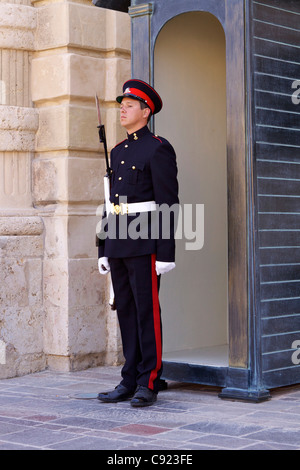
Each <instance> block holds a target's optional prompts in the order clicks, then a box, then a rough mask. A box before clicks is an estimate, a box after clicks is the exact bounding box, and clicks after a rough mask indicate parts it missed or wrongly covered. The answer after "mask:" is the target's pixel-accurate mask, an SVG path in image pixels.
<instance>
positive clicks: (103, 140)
mask: <svg viewBox="0 0 300 470" xmlns="http://www.w3.org/2000/svg"><path fill="white" fill-rule="evenodd" d="M95 100H96V108H97V114H98V126H97V128H98V132H99V140H100V143H102V144H103V146H104V154H105V162H106V176H108V178H110V176H111V168H110V166H109V161H108V152H107V142H106V134H105V126H104V124H102V122H101V112H100V104H99V98H98V96H97V95H95Z"/></svg>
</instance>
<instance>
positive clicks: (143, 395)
mask: <svg viewBox="0 0 300 470" xmlns="http://www.w3.org/2000/svg"><path fill="white" fill-rule="evenodd" d="M156 400H157V393H156V392H153V390H150V388H147V387H143V386H142V385H138V387H137V389H136V392H135V394H134V397H133V398H132V400H131V402H130V404H131V406H133V407H136V408H139V407H140V408H141V407H144V406H151V405H153V403H155V402H156Z"/></svg>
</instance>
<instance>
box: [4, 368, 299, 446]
mask: <svg viewBox="0 0 300 470" xmlns="http://www.w3.org/2000/svg"><path fill="white" fill-rule="evenodd" d="M119 381H120V368H119V367H103V368H100V367H99V368H94V369H89V370H86V371H82V372H70V373H56V372H50V371H45V372H41V373H36V374H31V375H27V376H24V377H18V378H13V379H5V380H0V450H25V449H29V450H42V449H47V450H51V449H53V450H115V451H117V450H158V451H159V450H161V451H166V450H217V449H219V450H220V449H223V450H275V449H279V450H299V449H300V385H297V386H294V387H286V388H282V389H276V390H273V391H272V399H271V400H269V401H267V402H263V403H260V404H254V403H245V402H239V401H228V400H226V401H223V400H221V399H220V398H218V393H219V391H220V390H219V389H218V388H214V387H204V386H200V385H192V384H182V383H177V382H176V383H175V382H169V387H168V389H167V390H166V391H163V392H161V393H160V394H159V396H158V401H157V403H156V404H155V405H154V406H151V407H148V408H144V409H135V408H132V407H131V406H130V402H123V403H118V404H104V403H100V402H99V401H98V400H96V399H78V396H80V397H81V396H82V394H88V397H90V395H89V394H91V396H93V394H97V393H98V392H100V391H107V390H110V389H112V388H114V387H115V385H117V384H118V383H119Z"/></svg>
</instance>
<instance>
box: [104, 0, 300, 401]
mask: <svg viewBox="0 0 300 470" xmlns="http://www.w3.org/2000/svg"><path fill="white" fill-rule="evenodd" d="M97 5H98V6H101V7H108V8H112V9H117V10H120V11H126V12H127V11H128V13H129V15H130V16H131V19H132V76H133V77H134V78H140V79H142V80H145V81H148V82H150V83H151V84H152V85H153V86H154V87H155V88H156V89H157V90H158V91H159V93H160V94H161V96H162V97H163V101H164V108H163V110H162V111H161V113H160V114H159V115H158V116H157V117H156V119H155V122H152V127H153V129H155V132H156V133H157V134H161V135H163V136H164V137H166V138H168V139H169V140H170V141H171V143H172V144H173V146H174V147H175V149H176V153H177V157H178V168H179V184H180V201H181V205H182V211H183V215H184V213H185V211H187V210H189V208H190V207H191V205H192V207H193V208H194V209H193V210H192V211H191V212H190V213H189V215H188V216H187V217H186V221H185V218H184V217H183V219H182V220H183V221H184V223H183V224H181V233H179V234H178V239H177V260H176V264H177V268H176V270H174V271H173V272H171V273H169V274H167V275H165V277H164V278H163V282H162V287H161V304H162V315H163V325H164V378H165V379H169V380H175V381H184V382H193V383H199V384H206V385H214V386H219V387H221V388H222V391H221V393H220V397H222V398H231V399H232V398H236V399H244V400H251V401H256V402H258V401H262V400H266V399H268V398H270V390H271V389H272V388H275V387H281V386H286V385H291V384H296V383H300V366H299V363H300V351H299V350H298V349H297V348H299V346H300V2H299V1H298V0H261V1H254V0H245V1H244V0H227V1H224V0H184V1H183V0H153V1H151V2H145V1H143V0H132V1H131V3H130V2H129V1H122V0H119V1H113V0H111V1H105V0H98V1H97ZM199 206H202V207H204V217H200V216H199V217H198V218H197V214H198V215H199V214H201V211H200V212H199V211H198V212H197V208H199ZM191 220H192V223H191Z"/></svg>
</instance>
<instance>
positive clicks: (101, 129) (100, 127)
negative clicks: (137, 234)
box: [95, 95, 116, 310]
mask: <svg viewBox="0 0 300 470" xmlns="http://www.w3.org/2000/svg"><path fill="white" fill-rule="evenodd" d="M95 99H96V108H97V114H98V126H97V128H98V132H99V140H100V143H102V144H103V146H104V154H105V162H106V175H105V176H104V198H105V205H106V214H107V216H108V214H109V212H110V211H109V206H110V202H109V198H110V178H111V173H112V169H111V167H110V165H109V160H108V152H107V142H106V134H105V126H104V124H102V123H101V113H100V105H99V99H98V96H97V95H95ZM100 243H101V242H100V240H99V237H98V235H96V246H99V245H100ZM109 305H110V306H111V309H112V310H116V306H115V299H114V291H113V286H112V282H111V283H110V299H109Z"/></svg>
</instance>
